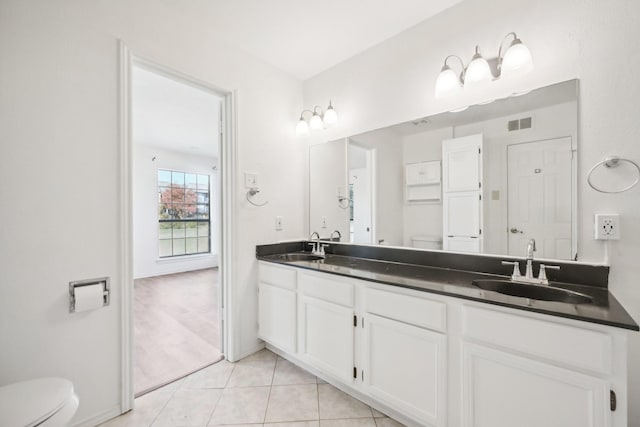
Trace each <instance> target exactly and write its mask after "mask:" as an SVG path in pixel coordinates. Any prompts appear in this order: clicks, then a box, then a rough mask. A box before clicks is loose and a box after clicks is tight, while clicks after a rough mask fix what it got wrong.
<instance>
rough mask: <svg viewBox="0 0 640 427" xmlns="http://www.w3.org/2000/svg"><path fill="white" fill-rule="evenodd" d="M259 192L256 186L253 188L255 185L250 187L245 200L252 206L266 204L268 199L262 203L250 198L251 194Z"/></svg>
mask: <svg viewBox="0 0 640 427" xmlns="http://www.w3.org/2000/svg"><path fill="white" fill-rule="evenodd" d="M259 192H260V190H259V189H258V188H255V187H254V188H250V189H249V190H248V191H247V202H249V203H251V204H252V205H253V206H258V207H260V206H264V205H266V204H268V203H269V202H268V201H266V202H263V203H256V202H254V201H253V200H251V199H252V198H253V196H255V195H256V194H258V193H259Z"/></svg>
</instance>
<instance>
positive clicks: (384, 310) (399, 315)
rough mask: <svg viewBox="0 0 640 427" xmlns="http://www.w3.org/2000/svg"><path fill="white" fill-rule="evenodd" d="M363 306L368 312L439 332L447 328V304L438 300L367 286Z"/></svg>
mask: <svg viewBox="0 0 640 427" xmlns="http://www.w3.org/2000/svg"><path fill="white" fill-rule="evenodd" d="M364 308H365V311H367V312H368V313H371V314H377V315H378V316H382V317H386V318H389V319H393V320H399V321H401V322H404V323H409V324H411V325H415V326H420V327H422V328H427V329H432V330H434V331H439V332H445V331H446V329H447V305H446V304H445V303H443V302H440V301H433V300H429V299H426V298H421V297H417V296H410V295H403V294H398V293H395V292H387V291H383V290H380V289H373V288H367V289H366V290H365V305H364Z"/></svg>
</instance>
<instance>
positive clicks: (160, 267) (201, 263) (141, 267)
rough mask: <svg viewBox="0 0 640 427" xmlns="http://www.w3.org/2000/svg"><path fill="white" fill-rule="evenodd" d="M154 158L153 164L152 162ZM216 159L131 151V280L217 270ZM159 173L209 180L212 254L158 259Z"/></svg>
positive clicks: (145, 148) (156, 150) (144, 147)
mask: <svg viewBox="0 0 640 427" xmlns="http://www.w3.org/2000/svg"><path fill="white" fill-rule="evenodd" d="M154 158H155V160H153V159H154ZM217 164H218V159H216V158H212V157H203V156H194V155H189V154H185V153H179V152H177V151H170V150H166V149H161V148H157V147H150V146H148V145H136V144H135V143H134V151H133V277H134V278H136V279H137V278H140V277H151V276H158V275H161V274H170V273H179V272H183V271H191V270H198V269H201V268H210V267H217V266H218V247H219V244H218V233H217V230H218V227H219V225H220V223H219V218H218V211H219V206H217V203H216V202H217V201H218V199H219V188H218V172H217V170H216V171H214V170H213V166H214V165H217ZM158 169H169V170H176V171H183V172H190V173H197V174H201V175H209V176H210V184H209V185H210V196H209V202H210V209H209V212H210V216H209V217H210V225H211V227H210V231H211V253H210V254H198V255H191V256H187V257H176V258H164V259H159V257H158Z"/></svg>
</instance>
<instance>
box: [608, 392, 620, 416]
mask: <svg viewBox="0 0 640 427" xmlns="http://www.w3.org/2000/svg"><path fill="white" fill-rule="evenodd" d="M609 404H610V405H611V411H612V412H613V411H615V410H616V408H617V407H618V399H617V398H616V392H615V391H613V390H610V391H609Z"/></svg>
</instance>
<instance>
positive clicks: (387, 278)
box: [257, 252, 640, 331]
mask: <svg viewBox="0 0 640 427" xmlns="http://www.w3.org/2000/svg"><path fill="white" fill-rule="evenodd" d="M257 257H258V259H259V260H262V261H268V262H273V263H277V264H283V265H288V266H293V267H299V268H303V269H307V270H313V271H319V272H323V273H329V274H335V275H339V276H345V277H352V278H355V279H362V280H368V281H371V282H376V283H383V284H386V285H392V286H400V287H403V288H409V289H415V290H420V291H424V292H430V293H435V294H441V295H447V296H452V297H457V298H463V299H468V300H473V301H480V302H484V303H488V304H494V305H500V306H504V307H510V308H515V309H519V310H526V311H533V312H536V313H543V314H548V315H551V316H559V317H566V318H569V319H576V320H581V321H586V322H590V323H599V324H603V325H608V326H614V327H618V328H624V329H630V330H633V331H638V330H640V329H639V328H638V325H637V324H636V322H635V321H634V320H633V319H632V318H631V316H630V315H629V314H628V313H627V311H626V310H625V309H624V307H622V305H621V304H620V303H619V302H618V301H617V300H616V298H615V297H614V296H613V295H612V294H611V293H610V292H609V291H608V290H607V288H606V287H598V286H587V285H579V284H569V283H562V282H551V283H550V285H551V286H553V287H558V288H564V289H568V290H571V291H575V292H580V293H583V294H586V295H589V296H590V297H591V298H592V299H593V302H591V303H587V304H572V303H565V302H556V301H541V300H535V299H528V298H523V297H515V296H509V295H503V294H500V293H497V292H494V291H488V290H482V289H480V288H478V287H476V286H473V285H472V281H473V280H476V279H497V280H509V277H508V276H503V275H496V274H487V273H477V272H473V271H464V270H456V269H450V268H443V267H434V266H425V265H415V264H409V263H401V262H390V261H384V260H378V259H367V258H358V257H353V256H344V255H335V254H327V255H326V257H325V259H322V260H316V261H285V260H283V259H282V257H280V256H279V255H278V254H274V253H270V254H269V253H266V254H265V253H262V254H261V253H260V252H259V253H258V256H257Z"/></svg>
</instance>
